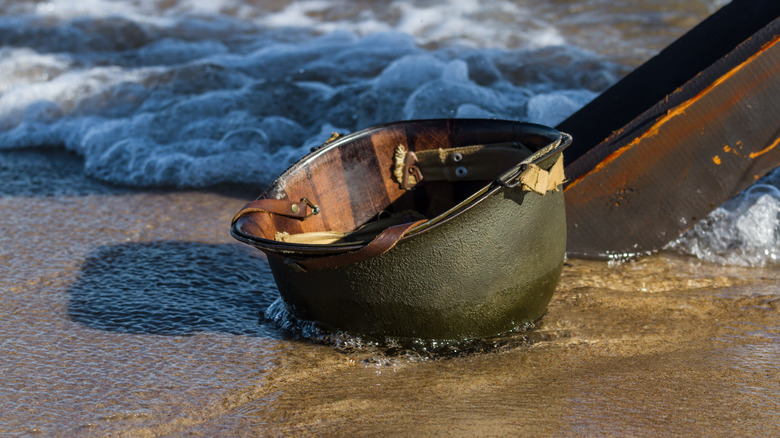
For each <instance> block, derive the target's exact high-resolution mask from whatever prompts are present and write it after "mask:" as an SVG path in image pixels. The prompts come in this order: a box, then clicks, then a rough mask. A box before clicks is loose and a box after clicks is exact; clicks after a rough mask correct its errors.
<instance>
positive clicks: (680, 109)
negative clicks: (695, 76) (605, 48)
mask: <svg viewBox="0 0 780 438" xmlns="http://www.w3.org/2000/svg"><path fill="white" fill-rule="evenodd" d="M778 41H780V35H777V36H775V37H774V38H773V39H772V40H770V41H768V42H767V43H766V44H764V45H763V46H762V47H761V49H759V50H758V51H756V53H754V54H752V55H751V56H750V57H748V58H747V59H746V60H744V61H743V62H741V63H740V64H738V65H736V66H734V68H732V69H730V70H729V71H728V72H726V73H725V74H724V75H722V76H720V77H719V78H717V79H716V80H715V81H713V82H712V83H711V84H710V85H709V86H707V87H705V88H704V89H703V90H702V91H700V92H699V93H698V94H697V95H696V96H694V97H692V98H691V99H688V100H687V101H685V102H683V103H682V104H680V105H678V106H677V107H675V108H673V109H671V110H669V111H667V113H666V114H665V115H664V116H662V117H660V118H658V119H657V120H656V121H655V123H654V124H653V125H652V126H651V127H650V128H648V129H647V131H645V132H644V134H642V135H640V136H638V137H636V138H634V139H633V140H632V141H631V142H630V143H628V144H627V145H625V146H623V147H621V148H619V149H617V150H615V151H614V152H612V153H611V154H609V155H608V156H607V157H606V158H604V159H603V160H602V161H601V162H599V163H598V164H597V165H596V166H594V167H593V169H591V170H590V171H589V172H587V173H585V174H583V175H581V176H580V177H578V178H577V179H575V180H573V181H572V182H570V183H569V185H568V186H567V187H566V188H565V191H568V190H570V189H572V188H573V187H575V186H576V185H577V184H579V183H580V182H581V181H582V180H583V179H584V178H586V177H588V176H589V175H592V174H595V173H598V172H599V171H601V170H602V169H604V168H605V167H607V166H609V165H610V163H611V162H612V161H614V160H616V159H617V158H619V157H620V156H621V155H623V154H624V153H625V152H627V151H629V150H631V149H632V148H633V147H634V146H636V145H638V144H640V143H642V142H643V141H645V140H647V139H648V138H652V137H655V136H656V135H658V132H659V131H660V130H661V128H662V127H663V126H664V125H666V124H667V123H668V122H669V121H670V120H672V119H674V118H676V117H678V116H681V115H684V114H685V111H686V110H687V109H688V108H689V107H690V106H691V105H693V104H695V103H696V102H698V101H699V100H700V99H701V98H702V97H704V96H706V95H707V94H709V93H710V92H711V91H712V90H715V89H717V88H718V87H719V86H720V85H721V84H723V82H725V81H727V80H728V79H730V78H731V77H732V76H734V75H735V74H737V73H738V72H739V71H740V70H742V69H743V68H744V67H745V66H747V65H750V64H751V63H752V62H753V61H755V60H756V58H758V57H759V56H761V55H762V54H764V52H766V51H767V50H769V49H770V48H771V47H772V46H774V45H775V44H777V42H778ZM741 97H742V96H732V98H731V99H730V102H733V101H739V100H740V99H741ZM776 145H777V142H775V143H774V144H773V145H772V146H770V147H769V148H767V149H764V150H763V151H759V152H757V153H754V154H758V155H756V156H759V155H761V154H763V153H765V151H768V150H771V148H773V147H774V146H776ZM754 154H750V155H751V158H754V157H753V155H754Z"/></svg>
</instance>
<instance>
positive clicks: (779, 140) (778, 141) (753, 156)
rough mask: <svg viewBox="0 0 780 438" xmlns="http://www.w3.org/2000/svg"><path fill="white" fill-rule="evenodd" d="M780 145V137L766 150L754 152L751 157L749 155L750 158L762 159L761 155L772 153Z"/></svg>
mask: <svg viewBox="0 0 780 438" xmlns="http://www.w3.org/2000/svg"><path fill="white" fill-rule="evenodd" d="M778 143H780V137H778V138H777V139H775V141H773V142H772V144H770V145H769V146H767V147H765V148H764V149H761V150H760V151H758V152H752V153H751V154H750V155H748V157H750V158H757V157H760V156H761V155H764V154H765V153H767V152H769V151H771V150H772V149H774V148H775V147H777V145H778Z"/></svg>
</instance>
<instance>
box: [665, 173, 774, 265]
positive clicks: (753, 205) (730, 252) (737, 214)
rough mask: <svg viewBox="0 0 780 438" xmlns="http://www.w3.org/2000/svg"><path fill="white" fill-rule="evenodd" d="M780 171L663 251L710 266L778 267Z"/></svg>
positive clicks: (720, 208)
mask: <svg viewBox="0 0 780 438" xmlns="http://www.w3.org/2000/svg"><path fill="white" fill-rule="evenodd" d="M779 187H780V169H776V170H775V171H774V172H773V173H771V174H770V175H768V176H767V177H765V178H763V179H762V180H760V181H759V182H757V183H756V184H754V185H753V186H751V187H750V188H749V189H747V190H745V191H744V192H743V193H741V194H739V195H738V196H736V197H735V198H734V199H732V200H730V201H729V202H727V203H726V204H724V205H723V206H721V207H719V208H717V209H715V210H714V211H713V212H712V213H711V214H710V215H709V216H708V217H706V218H705V219H703V220H702V221H700V222H699V223H697V224H696V225H694V226H693V228H691V229H690V230H689V231H688V232H686V233H685V234H684V235H683V236H682V237H680V238H679V239H677V240H676V241H674V242H672V243H670V244H669V245H668V246H667V248H666V249H668V250H672V251H677V252H680V253H683V254H689V255H693V256H696V257H698V258H700V259H703V260H708V261H711V262H714V263H721V264H731V265H742V266H756V267H758V266H778V265H780V189H779Z"/></svg>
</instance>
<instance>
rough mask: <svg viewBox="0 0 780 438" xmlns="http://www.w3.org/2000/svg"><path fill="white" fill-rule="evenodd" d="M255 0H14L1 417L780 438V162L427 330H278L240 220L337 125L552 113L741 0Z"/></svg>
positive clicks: (227, 430) (98, 423) (0, 107)
mask: <svg viewBox="0 0 780 438" xmlns="http://www.w3.org/2000/svg"><path fill="white" fill-rule="evenodd" d="M262 3H263V4H254V2H242V1H237V0H236V1H234V0H220V1H213V2H200V1H192V0H173V1H165V2H117V1H107V0H87V1H80V2H72V1H65V0H52V1H48V2H32V1H17V2H10V3H4V4H2V5H0V45H2V47H1V48H0V242H1V244H0V291H2V292H3V294H2V298H0V304H1V305H0V375H2V376H3V385H0V412H2V415H0V435H11V436H13V435H20V436H26V435H31V434H36V433H37V434H39V435H42V436H106V435H110V436H159V435H172V436H181V435H205V436H215V435H228V436H234V435H239V436H240V435H252V436H255V435H302V434H318V435H347V434H355V433H360V434H368V433H372V434H380V433H393V434H398V435H422V434H426V435H431V434H438V435H444V434H451V433H458V434H480V435H510V434H511V435H514V434H517V433H518V432H524V433H529V434H538V435H566V436H571V435H587V436H591V435H608V436H618V435H619V436H625V435H644V436H679V435H705V436H734V435H742V436H777V435H780V422H779V421H778V418H780V403H778V399H779V397H778V395H780V384H778V382H780V372H779V371H780V370H778V365H777V364H778V363H780V361H778V359H779V358H780V354H778V353H780V351H778V350H780V347H778V346H780V342H778V341H780V339H779V338H780V318H778V303H780V301H779V300H778V298H779V295H780V266H779V265H778V252H777V249H778V248H779V247H780V240H778V239H780V207H779V206H780V192H778V189H777V188H778V187H780V183H778V176H777V175H778V172H777V171H776V172H774V173H773V174H772V175H770V176H768V177H767V178H765V179H764V180H762V181H760V182H759V183H757V184H756V185H754V186H753V187H752V188H751V189H750V190H748V191H746V192H745V193H743V194H742V195H740V196H739V197H737V198H735V199H734V200H732V201H730V202H729V203H727V204H726V205H724V206H722V207H721V208H719V209H718V210H716V211H715V212H713V214H712V215H710V217H708V218H707V219H705V220H704V221H702V222H701V223H699V224H697V225H696V226H695V227H694V228H693V229H692V230H691V231H690V232H689V233H688V234H687V235H686V236H683V237H682V238H681V239H680V240H679V241H677V242H674V243H672V244H671V245H670V247H669V249H670V251H671V252H665V253H661V254H658V255H654V256H650V257H645V258H642V259H639V260H635V261H631V262H625V263H612V264H610V263H603V262H592V261H582V260H569V261H567V264H566V266H565V269H564V273H563V277H562V280H561V284H560V286H559V288H558V290H557V292H556V295H555V297H554V299H553V301H552V303H551V304H550V308H549V311H548V313H547V314H546V315H545V317H544V318H543V319H542V320H541V321H540V322H538V323H537V325H536V327H534V329H533V330H529V331H526V332H523V333H517V334H514V335H511V336H507V337H503V338H498V339H492V340H485V341H482V342H479V343H472V344H466V345H460V346H455V347H451V346H445V347H442V348H429V349H428V350H426V351H419V350H418V351H408V350H404V349H402V348H398V347H394V346H392V345H383V346H376V345H370V344H367V343H365V342H361V341H360V340H359V339H355V338H328V339H323V338H314V339H301V338H299V337H296V335H295V333H292V332H288V331H285V330H283V329H280V328H279V327H278V326H277V325H276V324H274V323H273V322H272V321H269V320H267V319H266V318H265V317H264V316H263V314H264V312H265V311H266V310H267V309H268V307H269V306H271V305H272V303H273V302H274V301H275V300H276V299H277V297H278V293H277V290H276V287H275V284H274V282H273V278H272V277H271V275H270V273H269V270H268V267H267V264H266V262H265V260H264V259H263V257H262V256H261V255H260V254H259V253H257V252H256V251H254V250H252V249H251V248H248V247H246V246H245V245H242V244H239V243H237V242H235V241H234V240H233V239H232V238H230V236H229V235H228V224H229V222H230V218H231V217H232V215H233V214H234V213H235V211H237V210H238V209H239V208H240V207H241V206H242V205H243V203H244V202H245V200H246V199H248V198H250V197H251V196H252V195H253V194H255V193H256V192H257V191H258V190H259V187H261V186H262V185H263V184H265V183H267V182H268V181H269V180H270V179H271V178H273V177H274V176H276V175H277V174H278V173H279V172H280V171H281V170H283V169H284V168H285V167H286V166H287V165H289V164H290V163H291V162H292V161H294V160H295V159H296V158H297V157H298V156H300V155H301V154H302V153H303V152H305V151H307V150H308V148H309V147H311V146H312V145H315V144H318V143H319V142H321V141H323V140H324V139H325V138H327V137H328V136H329V135H330V132H331V131H332V130H340V131H351V130H354V129H360V128H363V127H366V126H368V125H371V124H374V123H381V122H386V121H389V120H397V119H403V118H413V117H439V116H488V117H492V116H500V117H505V118H510V119H514V120H529V121H535V122H542V123H548V124H555V123H557V121H559V120H562V119H563V118H564V117H566V116H567V115H568V114H570V113H571V112H573V111H575V110H576V109H577V108H579V107H580V106H581V105H583V104H585V103H586V102H587V101H588V100H589V99H591V98H592V97H593V96H595V95H596V94H597V93H598V92H600V91H601V90H603V89H604V88H605V87H607V86H608V85H609V84H611V83H612V82H614V81H615V80H617V79H618V78H619V77H620V76H622V75H623V74H625V73H626V72H628V71H630V70H631V69H632V68H633V67H634V66H636V65H638V64H639V63H641V62H642V61H644V60H645V59H647V58H648V57H649V56H652V55H653V54H654V53H656V52H657V51H658V50H660V49H661V48H663V47H664V46H666V45H667V44H668V43H669V42H671V41H672V40H673V39H674V38H676V37H677V36H678V35H680V34H682V33H683V32H684V31H685V30H687V29H689V28H690V27H692V26H693V25H695V24H696V23H697V22H699V21H700V20H701V19H703V18H704V17H706V16H707V14H709V13H711V12H713V11H714V10H716V9H717V8H718V7H719V6H720V5H722V4H723V3H724V2H722V1H719V0H699V1H692V2H674V1H668V0H641V1H635V2H631V4H630V5H623V4H617V3H615V2H604V1H601V0H588V1H563V0H556V1H527V2H519V1H500V2H491V3H490V4H489V5H484V4H478V3H477V2H471V1H454V0H453V1H450V2H443V3H442V2H438V3H436V2H428V1H392V2H360V4H359V5H358V4H357V3H355V2H342V1H337V0H328V1H303V2H297V1H296V2H289V1H277V2H262ZM483 3H484V2H483ZM67 151H71V152H67ZM220 184H221V185H220ZM215 185H217V186H215ZM171 187H178V189H176V190H173V189H172V188H171ZM192 188H200V189H199V190H193V189H192ZM681 254H690V255H692V256H693V257H689V256H686V255H681ZM486 268H489V267H486Z"/></svg>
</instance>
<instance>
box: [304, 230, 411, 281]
mask: <svg viewBox="0 0 780 438" xmlns="http://www.w3.org/2000/svg"><path fill="white" fill-rule="evenodd" d="M423 222H426V221H425V220H419V221H416V222H409V223H406V224H400V225H394V226H392V227H388V228H385V229H384V231H382V232H381V233H379V235H377V236H376V237H375V238H374V240H372V241H371V242H368V244H367V245H366V246H364V247H363V248H361V249H359V250H357V251H352V252H345V253H342V254H336V255H332V256H326V257H315V258H309V259H305V260H296V261H295V262H294V263H293V264H295V265H298V266H299V267H301V268H303V269H304V270H306V271H318V270H321V269H334V268H340V267H342V266H346V265H350V264H353V263H358V262H362V261H364V260H368V259H370V258H374V257H376V256H379V255H381V254H384V253H385V252H387V251H389V250H390V249H392V248H393V247H394V246H395V245H396V244H397V243H398V241H399V240H401V238H402V237H404V235H405V234H406V233H407V232H408V231H409V230H411V229H412V228H414V227H415V226H417V225H419V224H421V223H423Z"/></svg>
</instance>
